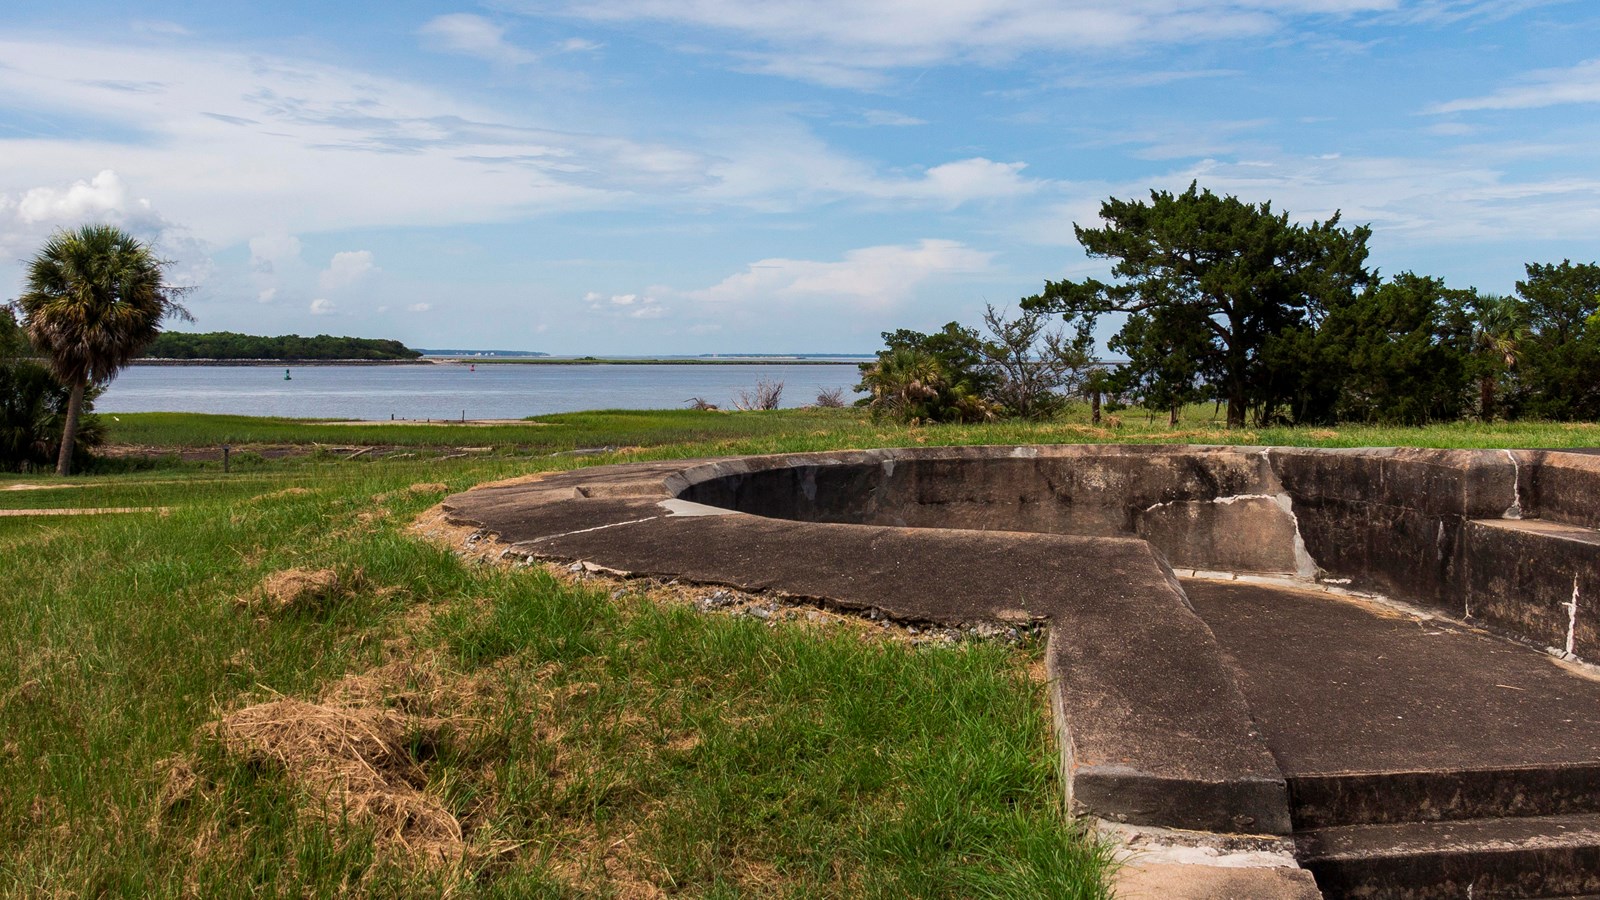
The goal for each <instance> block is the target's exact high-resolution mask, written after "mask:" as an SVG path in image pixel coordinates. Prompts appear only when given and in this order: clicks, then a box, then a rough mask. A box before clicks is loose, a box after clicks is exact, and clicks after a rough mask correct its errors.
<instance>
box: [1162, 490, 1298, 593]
mask: <svg viewBox="0 0 1600 900" xmlns="http://www.w3.org/2000/svg"><path fill="white" fill-rule="evenodd" d="M1286 499H1287V498H1285V501H1286ZM1285 501H1280V500H1279V499H1278V498H1276V497H1270V496H1264V495H1245V496H1239V497H1227V498H1224V499H1214V500H1178V501H1173V502H1171V503H1162V504H1156V505H1154V506H1151V507H1150V508H1148V509H1146V510H1144V511H1143V512H1141V513H1140V514H1139V516H1138V519H1137V522H1136V524H1135V528H1136V530H1137V532H1138V535H1139V536H1140V537H1142V538H1144V539H1145V540H1147V541H1149V542H1150V543H1152V544H1154V545H1155V546H1157V547H1159V548H1161V551H1162V553H1164V554H1165V555H1166V557H1167V560H1168V562H1170V563H1171V564H1172V565H1173V566H1175V567H1178V568H1185V569H1215V570H1220V571H1224V572H1248V573H1255V574H1284V575H1296V574H1304V575H1306V576H1307V577H1309V576H1311V575H1313V574H1315V573H1314V572H1312V571H1302V570H1303V569H1304V570H1309V569H1310V568H1311V566H1310V563H1309V559H1307V564H1306V565H1304V566H1302V565H1301V561H1300V559H1299V558H1298V555H1297V553H1296V546H1295V541H1296V538H1297V534H1296V532H1295V528H1296V522H1295V518H1294V516H1293V515H1292V514H1290V512H1289V508H1288V507H1289V504H1288V503H1287V502H1285Z"/></svg>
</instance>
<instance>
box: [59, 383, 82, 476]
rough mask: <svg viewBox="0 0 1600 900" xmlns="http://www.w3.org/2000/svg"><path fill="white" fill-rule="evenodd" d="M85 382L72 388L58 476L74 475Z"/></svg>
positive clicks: (62, 439)
mask: <svg viewBox="0 0 1600 900" xmlns="http://www.w3.org/2000/svg"><path fill="white" fill-rule="evenodd" d="M86 386H87V385H86V384H85V383H84V382H83V381H79V382H78V383H76V384H74V385H73V386H72V396H71V397H70V398H69V399H68V400H67V424H66V427H65V428H63V429H61V454H60V455H59V456H57V457H56V474H57V475H71V474H72V449H73V447H74V446H75V445H76V444H77V443H78V417H79V416H81V415H82V414H83V390H84V388H85V387H86Z"/></svg>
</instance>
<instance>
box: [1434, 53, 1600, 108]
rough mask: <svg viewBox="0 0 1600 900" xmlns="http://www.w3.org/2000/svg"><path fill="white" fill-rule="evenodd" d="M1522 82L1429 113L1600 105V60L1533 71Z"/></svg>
mask: <svg viewBox="0 0 1600 900" xmlns="http://www.w3.org/2000/svg"><path fill="white" fill-rule="evenodd" d="M1521 80H1522V81H1523V82H1524V83H1522V84H1518V85H1513V86H1510V87H1503V88H1501V89H1500V90H1498V91H1495V92H1493V93H1491V94H1487V95H1485V96H1482V97H1469V98H1466V99H1462V100H1452V101H1450V102H1448V103H1440V104H1438V105H1436V106H1433V107H1431V108H1430V109H1429V112H1433V113H1456V112H1470V111H1474V110H1483V109H1536V108H1539V107H1545V106H1560V105H1564V104H1568V103H1600V59H1590V60H1585V61H1584V62H1581V63H1579V64H1577V65H1575V66H1572V67H1571V68H1567V69H1542V70H1540V71H1537V72H1530V73H1528V74H1527V75H1526V76H1524V77H1523V78H1522V79H1521Z"/></svg>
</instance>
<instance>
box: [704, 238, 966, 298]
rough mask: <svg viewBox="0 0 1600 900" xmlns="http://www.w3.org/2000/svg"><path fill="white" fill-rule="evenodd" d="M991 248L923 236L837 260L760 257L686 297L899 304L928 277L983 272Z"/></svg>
mask: <svg viewBox="0 0 1600 900" xmlns="http://www.w3.org/2000/svg"><path fill="white" fill-rule="evenodd" d="M993 258H994V254H993V253H989V252H985V251H982V250H974V249H973V248H971V247H968V246H967V245H965V244H963V243H961V242H960V241H950V240H939V239H932V238H929V239H924V240H922V241H919V242H917V243H915V244H909V245H896V244H891V245H885V246H878V247H863V248H860V249H857V250H851V251H850V252H848V253H846V254H845V255H844V258H843V259H841V260H835V261H827V262H825V261H819V260H808V259H763V260H760V261H759V262H754V263H751V264H750V265H749V266H747V267H746V268H745V270H744V271H743V272H739V273H736V274H734V275H730V276H728V277H727V278H725V279H723V280H722V281H720V282H718V283H717V284H714V285H712V286H710V287H708V288H704V289H701V290H696V291H688V292H686V293H685V296H686V297H688V298H690V299H692V300H695V301H699V302H701V303H705V304H710V305H717V306H721V305H729V304H738V305H742V304H751V303H767V302H774V301H778V302H790V301H802V302H810V301H819V300H821V301H833V302H842V303H848V304H849V305H850V306H851V307H852V308H854V309H860V308H862V307H867V308H883V307H888V306H893V305H895V304H898V303H901V302H903V301H904V300H906V299H907V298H909V297H910V296H911V295H912V294H913V293H914V292H915V290H916V289H917V287H919V286H920V285H921V284H923V283H924V282H926V281H929V280H930V279H934V278H939V277H944V276H950V275H957V274H965V273H976V272H982V271H984V270H986V269H988V268H989V264H990V262H991V260H992V259H993Z"/></svg>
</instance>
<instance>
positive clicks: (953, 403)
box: [856, 335, 994, 423]
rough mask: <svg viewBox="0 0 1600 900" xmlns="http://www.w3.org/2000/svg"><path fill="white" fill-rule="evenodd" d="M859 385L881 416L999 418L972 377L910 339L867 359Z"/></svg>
mask: <svg viewBox="0 0 1600 900" xmlns="http://www.w3.org/2000/svg"><path fill="white" fill-rule="evenodd" d="M885 337H887V335H885ZM856 390H858V391H865V392H867V394H868V397H867V400H866V404H867V406H868V408H870V409H871V410H872V414H873V416H875V417H876V416H888V417H891V418H895V419H899V420H900V421H902V422H911V423H921V422H981V421H984V420H986V419H992V418H994V411H993V409H992V408H991V407H990V406H989V404H987V403H986V402H985V401H984V400H983V398H982V397H981V396H979V394H978V393H977V392H976V391H975V390H973V387H972V383H971V381H970V379H967V378H963V377H961V376H960V375H958V374H952V373H951V371H950V370H949V369H948V368H947V367H946V365H945V363H943V362H941V361H940V359H939V357H937V356H935V355H934V354H933V353H931V352H929V351H927V350H925V349H923V348H920V347H915V346H907V345H906V344H904V343H901V344H900V345H899V346H891V347H890V348H889V349H887V350H881V351H879V352H878V359H877V361H876V362H873V363H867V364H864V365H863V366H862V367H861V383H860V384H859V385H857V386H856Z"/></svg>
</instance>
